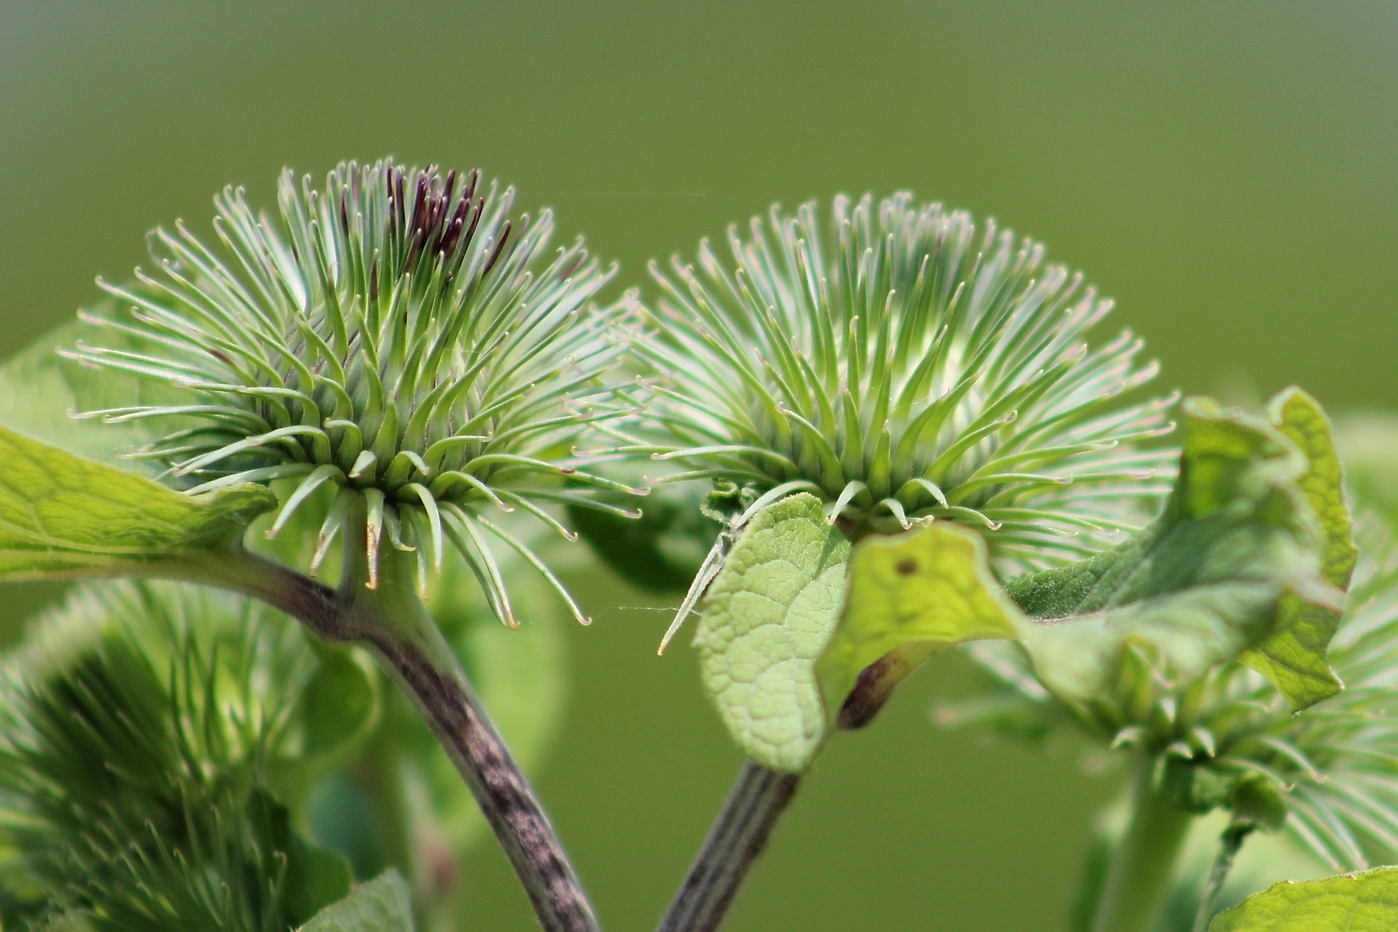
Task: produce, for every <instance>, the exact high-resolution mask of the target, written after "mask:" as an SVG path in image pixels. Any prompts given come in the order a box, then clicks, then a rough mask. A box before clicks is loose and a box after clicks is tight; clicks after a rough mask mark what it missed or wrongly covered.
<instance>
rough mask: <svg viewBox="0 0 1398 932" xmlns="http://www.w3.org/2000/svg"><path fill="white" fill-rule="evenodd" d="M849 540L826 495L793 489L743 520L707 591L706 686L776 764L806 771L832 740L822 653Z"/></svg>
mask: <svg viewBox="0 0 1398 932" xmlns="http://www.w3.org/2000/svg"><path fill="white" fill-rule="evenodd" d="M849 549H850V547H849V541H847V540H846V539H845V537H844V535H843V534H841V533H840V532H839V531H837V530H835V529H834V528H832V527H831V526H830V525H829V524H828V523H826V520H825V512H824V509H823V508H822V507H821V503H820V500H819V499H817V498H816V497H815V496H813V495H807V494H801V495H794V496H792V497H790V498H786V499H783V500H781V501H779V502H777V503H775V504H773V505H770V506H768V507H767V508H765V509H763V510H762V511H761V512H759V513H758V514H757V515H756V516H755V517H754V518H753V519H752V521H751V522H750V523H749V524H748V526H747V527H746V528H744V529H743V531H742V532H741V535H740V536H739V537H738V540H737V542H736V543H735V544H734V545H733V550H732V552H731V553H729V555H728V558H727V560H726V561H725V563H724V565H723V568H722V569H721V570H720V571H719V574H718V576H717V577H716V578H715V579H714V582H713V584H712V585H711V586H710V587H709V591H708V594H707V595H706V596H705V600H704V607H703V611H702V613H701V615H700V617H699V624H698V626H697V630H696V632H695V635H694V646H695V648H696V649H697V650H698V652H699V670H700V676H701V678H702V680H703V684H704V689H705V692H706V693H707V694H708V696H709V698H710V699H711V700H712V701H713V703H714V705H715V706H716V707H717V708H718V712H719V716H720V717H721V718H722V719H723V723H724V725H726V726H727V728H728V731H729V733H730V734H731V735H732V736H733V740H734V741H736V742H737V743H738V746H739V747H741V748H742V749H743V751H744V753H746V754H747V755H748V756H749V757H750V758H752V759H753V760H754V761H756V762H758V763H759V764H763V765H765V766H767V767H770V768H772V769H773V770H780V771H784V772H790V773H799V772H801V771H803V770H805V769H806V768H807V767H808V766H809V765H810V763H811V761H812V760H813V759H814V758H815V755H816V753H817V752H818V751H819V749H820V746H821V744H822V742H823V741H824V740H825V734H826V715H825V709H824V705H823V703H822V702H821V695H820V688H819V686H818V685H817V682H816V675H815V660H816V657H817V656H819V655H820V652H821V650H822V649H823V648H824V647H825V644H826V641H827V640H828V639H829V637H830V633H831V631H832V630H834V627H835V624H836V622H837V621H838V619H839V615H840V606H841V604H842V602H843V600H844V593H845V567H846V562H847V561H848V559H849Z"/></svg>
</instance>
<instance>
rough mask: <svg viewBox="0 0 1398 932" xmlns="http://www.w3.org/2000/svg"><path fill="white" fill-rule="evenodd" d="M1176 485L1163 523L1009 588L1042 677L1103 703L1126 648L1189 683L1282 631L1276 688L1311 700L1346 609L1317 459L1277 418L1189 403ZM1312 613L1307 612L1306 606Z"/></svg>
mask: <svg viewBox="0 0 1398 932" xmlns="http://www.w3.org/2000/svg"><path fill="white" fill-rule="evenodd" d="M1183 414H1184V419H1183V428H1182V429H1183V434H1184V449H1183V453H1182V457H1181V466H1180V476H1179V479H1178V481H1177V483H1176V486H1175V489H1174V491H1173V492H1172V494H1171V496H1170V499H1169V501H1168V502H1167V503H1166V506H1165V511H1164V514H1163V515H1162V517H1161V518H1160V519H1159V520H1157V521H1156V522H1155V523H1154V524H1152V525H1151V526H1150V527H1148V528H1146V529H1145V530H1144V531H1142V532H1140V533H1139V534H1138V535H1136V536H1135V537H1133V538H1132V539H1131V540H1129V541H1127V542H1126V543H1125V544H1123V545H1121V546H1120V547H1118V548H1116V549H1114V550H1111V551H1107V552H1106V553H1103V554H1100V555H1098V556H1097V557H1094V558H1092V559H1090V560H1086V561H1083V562H1082V563H1079V564H1075V565H1073V566H1070V567H1065V568H1062V569H1057V570H1050V571H1047V572H1044V573H1039V574H1035V575H1032V576H1027V577H1021V578H1019V579H1016V580H1012V581H1011V582H1010V584H1009V589H1010V592H1011V594H1012V595H1013V596H1014V598H1015V600H1016V601H1017V602H1018V603H1019V604H1020V605H1021V606H1022V607H1023V608H1024V609H1025V610H1026V611H1027V612H1028V613H1029V614H1030V615H1031V616H1034V617H1036V618H1039V619H1042V620H1044V621H1051V622H1058V623H1052V624H1043V625H1037V626H1034V627H1032V628H1030V629H1028V630H1027V631H1026V635H1025V647H1026V649H1027V650H1028V652H1029V655H1030V657H1031V659H1032V661H1033V664H1034V668H1035V671H1036V672H1037V674H1038V676H1039V677H1040V679H1041V680H1042V682H1043V683H1044V685H1046V686H1048V687H1049V689H1050V690H1052V691H1053V692H1055V693H1056V694H1058V695H1059V696H1060V698H1064V699H1068V700H1077V701H1087V700H1090V699H1092V698H1094V697H1097V696H1100V695H1102V694H1103V693H1104V691H1106V690H1107V689H1108V686H1109V684H1110V683H1111V682H1112V681H1113V679H1114V677H1115V676H1116V672H1117V671H1118V669H1119V667H1120V664H1121V662H1122V657H1123V655H1124V652H1125V651H1126V649H1127V648H1128V647H1131V648H1134V649H1136V650H1138V651H1143V652H1144V653H1145V654H1146V655H1148V656H1149V657H1151V658H1152V662H1153V664H1154V665H1155V667H1156V669H1157V670H1158V672H1159V673H1160V675H1162V676H1164V677H1165V678H1166V679H1169V680H1173V681H1188V680H1190V679H1193V678H1195V677H1197V676H1198V675H1200V674H1202V673H1203V672H1204V671H1205V670H1206V669H1208V668H1209V667H1211V666H1214V665H1216V664H1219V663H1223V662H1226V661H1229V660H1233V659H1236V658H1238V657H1239V656H1240V655H1242V654H1243V653H1244V652H1245V651H1247V650H1249V649H1251V648H1254V647H1256V646H1257V645H1258V644H1260V643H1262V642H1263V641H1264V640H1265V639H1266V638H1268V637H1269V636H1272V635H1273V634H1274V633H1276V632H1279V631H1287V632H1289V636H1288V637H1285V638H1283V639H1281V640H1280V641H1279V642H1278V643H1277V644H1274V645H1273V648H1274V649H1273V652H1272V653H1271V654H1269V655H1268V658H1269V661H1270V663H1269V666H1268V668H1266V669H1263V670H1262V672H1263V673H1266V674H1268V675H1269V676H1271V678H1272V679H1273V682H1274V684H1275V685H1276V686H1277V688H1278V689H1280V690H1281V691H1282V692H1283V693H1284V694H1285V695H1286V696H1287V698H1288V700H1289V701H1291V702H1292V704H1293V705H1295V706H1298V707H1299V706H1302V705H1304V704H1306V703H1307V702H1309V701H1314V699H1315V697H1316V695H1317V693H1318V691H1317V688H1316V684H1317V679H1316V677H1315V675H1314V674H1315V672H1316V671H1317V670H1328V667H1327V666H1325V646H1326V643H1328V634H1327V633H1326V631H1325V630H1324V628H1325V625H1324V623H1323V621H1321V622H1317V621H1316V619H1315V615H1316V614H1319V613H1321V612H1322V610H1323V611H1326V612H1333V611H1336V610H1337V609H1338V602H1339V598H1340V593H1339V591H1338V590H1337V589H1336V588H1335V587H1333V586H1332V585H1330V584H1328V582H1327V580H1326V579H1325V576H1324V566H1325V557H1326V554H1327V547H1328V541H1327V536H1326V534H1325V531H1324V528H1323V526H1322V522H1321V519H1320V518H1319V517H1318V516H1317V514H1316V510H1315V508H1314V507H1313V506H1312V504H1311V500H1310V496H1308V494H1307V493H1306V492H1305V491H1303V490H1302V487H1301V483H1302V481H1303V480H1304V479H1305V478H1306V477H1307V476H1309V475H1312V473H1311V470H1310V467H1309V464H1308V460H1307V458H1306V456H1304V455H1303V454H1302V452H1301V450H1299V449H1298V448H1297V446H1296V444H1295V443H1293V442H1292V440H1291V439H1290V438H1289V437H1288V435H1287V434H1286V433H1284V432H1283V431H1282V430H1279V429H1278V428H1277V427H1276V426H1274V425H1272V424H1270V423H1268V422H1267V421H1265V420H1263V419H1260V418H1255V417H1251V416H1249V415H1246V414H1244V413H1242V412H1239V411H1230V410H1223V409H1220V408H1219V407H1217V406H1216V405H1215V404H1213V403H1212V402H1210V401H1208V400H1207V399H1199V398H1193V399H1189V400H1188V401H1186V402H1185V404H1184V408H1183ZM1303 605H1305V606H1314V607H1315V608H1314V610H1312V609H1311V608H1302V606H1303Z"/></svg>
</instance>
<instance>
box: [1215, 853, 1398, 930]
mask: <svg viewBox="0 0 1398 932" xmlns="http://www.w3.org/2000/svg"><path fill="white" fill-rule="evenodd" d="M1209 932H1398V868H1393V867H1381V868H1378V869H1376V870H1370V871H1362V872H1360V873H1357V874H1339V875H1337V876H1334V877H1326V878H1324V879H1322V880H1310V881H1306V882H1304V883H1293V882H1291V881H1286V882H1283V883H1279V884H1276V885H1275V886H1272V887H1269V888H1267V889H1266V890H1263V891H1262V892H1261V893H1254V894H1253V895H1252V896H1250V897H1248V898H1247V899H1246V900H1243V902H1241V903H1239V904H1238V905H1237V906H1235V907H1233V908H1232V909H1230V910H1228V911H1227V912H1224V913H1220V914H1219V915H1218V916H1216V917H1215V918H1214V921H1213V922H1212V923H1210V924H1209Z"/></svg>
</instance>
